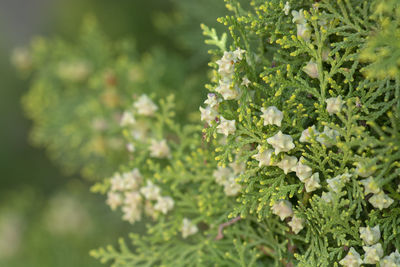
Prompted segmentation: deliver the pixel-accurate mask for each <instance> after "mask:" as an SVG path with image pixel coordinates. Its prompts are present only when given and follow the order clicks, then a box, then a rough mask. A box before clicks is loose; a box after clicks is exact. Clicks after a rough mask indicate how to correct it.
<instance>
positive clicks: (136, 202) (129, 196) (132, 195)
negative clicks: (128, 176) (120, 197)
mask: <svg viewBox="0 0 400 267" xmlns="http://www.w3.org/2000/svg"><path fill="white" fill-rule="evenodd" d="M124 204H125V205H126V206H130V207H134V208H135V209H139V208H140V206H141V204H142V196H141V195H140V194H139V192H127V193H125V200H124Z"/></svg>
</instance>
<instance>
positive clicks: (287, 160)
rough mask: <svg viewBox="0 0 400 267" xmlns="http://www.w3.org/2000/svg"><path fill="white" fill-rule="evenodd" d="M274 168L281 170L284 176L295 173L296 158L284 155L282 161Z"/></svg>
mask: <svg viewBox="0 0 400 267" xmlns="http://www.w3.org/2000/svg"><path fill="white" fill-rule="evenodd" d="M276 166H278V167H279V168H281V169H282V170H283V172H284V173H285V174H288V173H289V172H294V171H296V166H297V158H296V157H292V156H288V155H285V156H283V159H282V160H281V161H280V162H278V163H277V164H276Z"/></svg>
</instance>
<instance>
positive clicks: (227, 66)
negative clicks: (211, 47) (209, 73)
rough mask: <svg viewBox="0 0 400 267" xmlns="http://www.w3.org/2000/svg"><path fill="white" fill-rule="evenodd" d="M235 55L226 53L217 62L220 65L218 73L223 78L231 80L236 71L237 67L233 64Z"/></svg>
mask: <svg viewBox="0 0 400 267" xmlns="http://www.w3.org/2000/svg"><path fill="white" fill-rule="evenodd" d="M233 60H234V58H233V53H232V52H228V51H225V52H224V55H223V56H222V58H221V59H220V60H217V61H216V63H217V65H218V73H219V74H220V75H221V76H222V77H223V78H230V77H231V76H232V75H233V73H234V71H235V66H234V64H233V63H234V62H233Z"/></svg>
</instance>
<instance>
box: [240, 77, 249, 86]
mask: <svg viewBox="0 0 400 267" xmlns="http://www.w3.org/2000/svg"><path fill="white" fill-rule="evenodd" d="M250 83H251V82H250V80H249V79H248V78H247V77H246V76H245V77H243V79H242V83H241V85H244V86H246V87H249V84H250Z"/></svg>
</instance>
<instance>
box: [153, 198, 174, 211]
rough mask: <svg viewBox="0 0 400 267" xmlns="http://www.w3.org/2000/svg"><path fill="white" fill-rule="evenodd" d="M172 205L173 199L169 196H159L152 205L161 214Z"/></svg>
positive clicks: (171, 207) (170, 208)
mask: <svg viewBox="0 0 400 267" xmlns="http://www.w3.org/2000/svg"><path fill="white" fill-rule="evenodd" d="M173 207H174V200H173V199H172V198H171V197H159V198H158V199H157V203H156V204H155V205H154V209H155V210H158V211H161V212H162V213H163V214H167V212H168V211H170V210H172V209H173Z"/></svg>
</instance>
